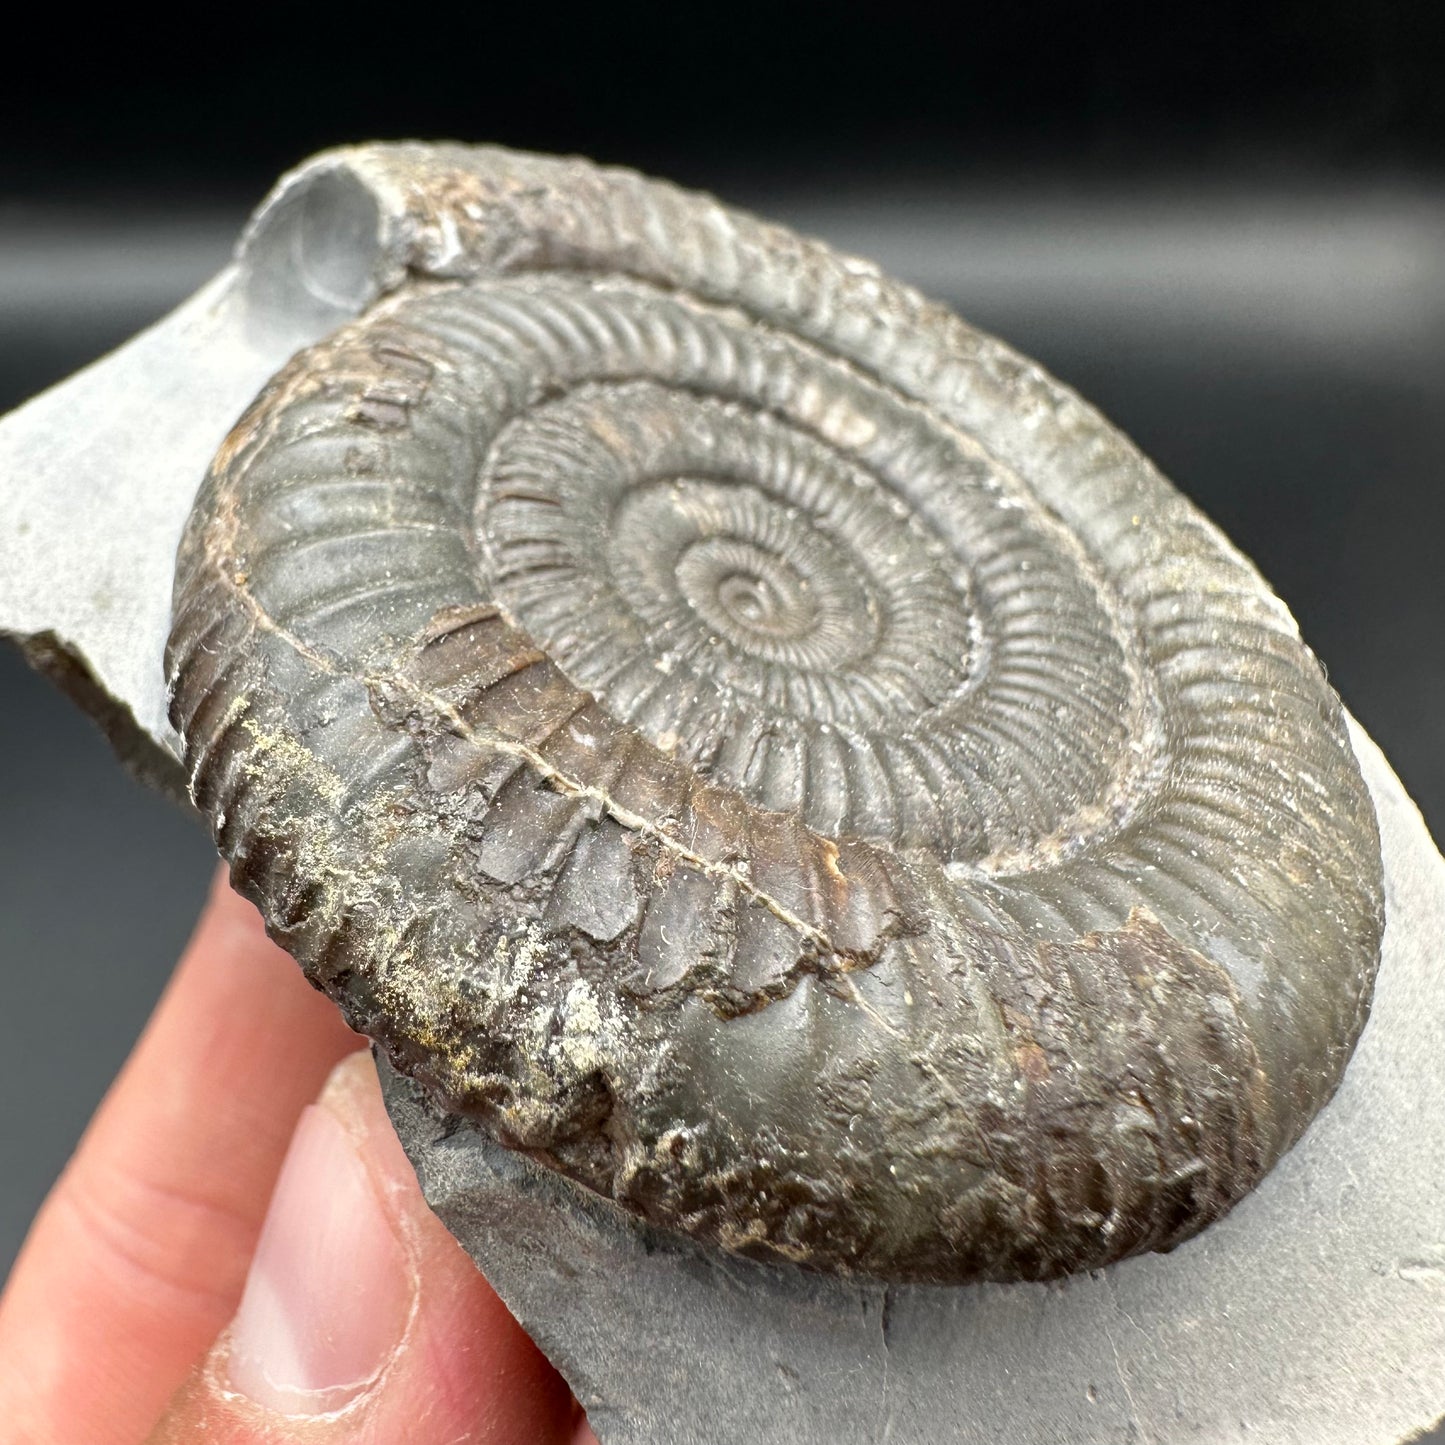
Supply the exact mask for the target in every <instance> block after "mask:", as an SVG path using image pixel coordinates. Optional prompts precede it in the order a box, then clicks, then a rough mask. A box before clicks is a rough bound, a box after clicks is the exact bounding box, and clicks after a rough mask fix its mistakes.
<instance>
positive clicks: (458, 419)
mask: <svg viewBox="0 0 1445 1445" xmlns="http://www.w3.org/2000/svg"><path fill="white" fill-rule="evenodd" d="M349 166H356V167H358V168H359V169H360V170H362V171H364V173H365V174H366V176H367V177H368V178H369V183H370V184H373V185H375V186H376V187H377V188H378V190H379V192H380V193H381V194H383V195H384V196H385V197H386V198H387V204H388V205H389V206H390V208H391V213H390V214H389V216H388V218H387V226H388V235H389V236H390V237H391V238H392V240H391V244H392V245H393V246H394V248H395V253H396V254H395V256H394V258H393V259H394V264H393V266H392V269H391V271H390V273H389V276H390V280H389V283H388V290H387V294H385V295H384V296H383V297H382V298H381V299H380V300H379V301H378V302H377V303H376V304H375V305H374V306H372V307H371V309H370V310H369V311H367V312H366V314H364V315H363V316H362V317H361V319H360V320H359V321H357V322H356V323H354V324H352V325H349V326H346V327H344V328H342V329H341V330H339V331H338V332H336V333H335V334H334V335H333V336H331V337H330V338H329V339H327V340H325V341H323V342H322V343H321V344H319V345H317V346H315V347H313V348H311V349H310V350H308V351H305V352H302V353H301V354H300V355H298V356H297V357H296V358H295V359H294V360H293V361H292V362H291V364H290V365H289V366H287V367H286V368H285V369H284V370H283V371H282V372H281V373H280V374H279V375H278V376H277V377H276V378H275V379H274V381H273V382H272V383H271V384H270V386H269V387H268V388H267V389H266V391H265V392H264V393H263V394H262V396H261V397H260V398H259V399H258V400H257V402H256V403H255V404H254V405H253V407H252V408H251V410H250V411H249V412H248V413H247V415H246V416H245V417H244V418H243V419H242V420H241V422H240V423H239V424H238V425H237V427H236V429H235V430H234V432H233V433H232V435H231V437H230V438H229V439H228V441H227V443H226V445H225V446H224V447H223V449H222V451H221V453H220V454H219V456H218V457H217V458H216V461H215V464H214V466H213V468H212V471H211V474H210V476H209V478H208V480H207V481H206V483H205V486H204V488H203V490H202V492H201V495H200V497H199V499H198V501H197V504H196V508H195V511H194V513H193V515H192V518H191V522H190V525H189V528H188V531H187V535H186V537H185V540H184V542H183V544H182V548H181V554H180V559H179V567H178V576H177V583H176V593H175V621H174V629H173V632H172V637H171V643H170V648H169V652H168V663H167V666H168V675H169V678H170V682H171V687H172V697H173V703H172V720H173V722H174V723H175V725H176V727H177V728H178V730H179V731H180V733H181V735H182V736H183V738H184V741H185V750H186V762H187V767H188V769H189V773H190V780H191V789H192V794H193V796H194V798H195V800H196V802H197V803H198V804H199V806H201V808H202V809H203V810H204V811H205V812H206V813H207V814H208V815H209V816H210V818H211V819H212V821H213V824H214V828H215V832H216V836H217V839H218V842H219V844H220V847H221V849H222V851H223V853H224V854H225V855H226V857H227V858H228V859H230V861H231V864H232V870H233V875H234V877H235V878H236V880H237V882H238V884H239V885H240V886H241V887H242V888H243V889H244V890H245V891H247V892H248V893H249V894H250V895H251V896H253V897H254V898H256V900H257V901H258V902H259V903H260V905H261V907H262V909H263V911H264V913H265V915H266V917H267V920H268V923H269V925H270V927H271V928H272V930H273V932H274V933H275V935H276V936H277V937H278V938H279V939H280V940H281V941H282V942H283V943H284V944H285V946H286V947H287V948H289V949H290V950H291V951H292V952H293V953H294V954H295V956H296V957H297V959H298V960H299V961H300V962H301V964H302V965H303V967H304V968H305V969H306V971H307V973H308V975H309V976H310V977H311V978H312V980H313V981H314V982H315V983H317V984H318V985H319V986H320V987H322V988H324V989H325V990H327V991H328V992H329V993H331V994H332V995H333V996H334V997H336V998H337V999H338V1001H339V1002H340V1003H341V1004H342V1006H343V1007H344V1008H345V1010H346V1012H347V1014H348V1017H349V1018H350V1019H351V1021H352V1022H353V1024H354V1025H355V1026H357V1027H358V1028H360V1029H362V1030H363V1031H365V1032H366V1033H368V1034H370V1035H371V1036H373V1037H374V1038H376V1039H377V1040H378V1041H379V1042H381V1044H382V1045H383V1046H384V1047H385V1048H386V1050H387V1051H388V1053H389V1054H390V1056H391V1058H392V1059H393V1060H394V1061H395V1062H396V1063H397V1065H398V1066H399V1067H400V1068H402V1069H403V1070H404V1071H405V1072H407V1073H409V1074H411V1075H413V1076H414V1077H415V1078H417V1079H418V1080H419V1081H421V1082H422V1083H423V1084H425V1085H426V1086H427V1087H428V1088H429V1089H430V1090H431V1091H432V1093H433V1094H434V1095H435V1096H436V1097H437V1098H438V1099H440V1100H442V1101H443V1102H444V1103H445V1104H446V1106H447V1107H449V1108H450V1109H452V1110H454V1111H456V1112H458V1113H461V1114H463V1115H466V1116H468V1117H470V1118H472V1119H474V1120H476V1121H478V1122H479V1123H480V1124H481V1125H482V1126H483V1127H485V1128H486V1129H487V1130H488V1131H489V1132H490V1133H492V1134H493V1135H494V1136H495V1137H496V1138H497V1139H499V1140H500V1141H501V1142H503V1143H505V1144H507V1145H509V1146H511V1147H513V1148H515V1149H519V1150H523V1151H525V1152H526V1153H528V1154H529V1155H531V1156H533V1157H534V1158H537V1159H539V1160H541V1161H543V1162H544V1163H547V1164H548V1165H550V1166H551V1167H553V1168H555V1169H557V1170H559V1171H560V1172H562V1173H563V1174H565V1175H567V1176H569V1177H570V1178H572V1179H574V1180H576V1181H578V1182H579V1183H581V1184H582V1185H585V1186H586V1187H588V1188H590V1189H592V1190H595V1191H597V1192H599V1193H601V1194H603V1195H605V1196H607V1197H609V1198H611V1199H613V1200H615V1201H616V1202H617V1203H618V1204H619V1205H620V1206H622V1207H623V1208H624V1209H625V1210H627V1211H629V1212H631V1213H632V1214H634V1215H636V1216H639V1217H641V1218H644V1219H646V1220H648V1221H650V1222H652V1223H654V1224H657V1225H660V1226H663V1227H665V1228H670V1229H675V1230H679V1231H682V1232H685V1233H688V1234H691V1235H693V1236H695V1237H697V1238H699V1239H702V1240H705V1241H711V1242H713V1243H715V1244H717V1245H720V1246H722V1247H724V1248H726V1249H730V1250H733V1251H737V1252H740V1253H744V1254H747V1255H750V1256H753V1257H756V1258H760V1259H765V1260H770V1261H776V1262H785V1261H791V1262H795V1263H799V1264H803V1265H805V1266H808V1267H810V1268H815V1269H826V1270H834V1271H840V1272H854V1271H856V1272H859V1273H865V1274H870V1275H875V1276H879V1277H882V1278H885V1279H894V1280H905V1279H912V1280H925V1281H937V1282H957V1281H963V1280H969V1279H976V1278H986V1279H1016V1278H1034V1279H1037V1278H1047V1277H1051V1276H1056V1275H1060V1274H1064V1273H1067V1272H1070V1271H1075V1270H1081V1269H1087V1268H1092V1267H1095V1266H1099V1265H1102V1264H1105V1263H1107V1262H1109V1261H1111V1260H1115V1259H1119V1258H1121V1257H1123V1256H1126V1255H1129V1254H1133V1253H1137V1252H1140V1251H1144V1250H1159V1249H1169V1248H1171V1247H1173V1246H1174V1245H1176V1244H1178V1243H1180V1242H1181V1241H1183V1240H1184V1239H1186V1238H1188V1237H1189V1236H1190V1235H1192V1234H1194V1233H1195V1232H1197V1231H1198V1230H1199V1229H1201V1228H1202V1227H1204V1226H1205V1225H1206V1224H1208V1223H1209V1222H1210V1221H1211V1220H1212V1219H1214V1218H1216V1217H1218V1216H1219V1215H1220V1214H1222V1213H1224V1212H1225V1211H1227V1210H1228V1209H1229V1208H1230V1207H1231V1206H1232V1205H1233V1204H1234V1203H1235V1202H1236V1201H1237V1200H1238V1199H1239V1198H1240V1197H1242V1195H1243V1194H1245V1193H1246V1192H1247V1191H1248V1190H1249V1189H1250V1188H1251V1186H1252V1185H1253V1184H1254V1183H1255V1182H1256V1181H1257V1180H1258V1179H1259V1178H1260V1177H1261V1176H1262V1174H1263V1173H1264V1172H1265V1171H1267V1170H1268V1169H1269V1168H1270V1166H1271V1165H1272V1164H1273V1163H1274V1161H1275V1160H1277V1159H1278V1158H1279V1157H1280V1155H1281V1154H1282V1153H1283V1152H1284V1151H1285V1150H1286V1149H1288V1148H1289V1147H1290V1145H1291V1144H1292V1143H1293V1142H1294V1141H1295V1140H1296V1139H1297V1138H1298V1137H1299V1135H1300V1134H1301V1132H1302V1131H1303V1130H1304V1128H1305V1127H1306V1125H1307V1124H1308V1123H1309V1120H1310V1119H1311V1118H1312V1117H1313V1115H1314V1114H1315V1113H1316V1111H1317V1110H1318V1109H1319V1108H1320V1107H1321V1106H1322V1105H1323V1104H1324V1102H1325V1101H1326V1100H1327V1099H1328V1098H1329V1096H1330V1094H1331V1093H1332V1092H1333V1090H1334V1088H1335V1086H1336V1084H1337V1083H1338V1081H1339V1078H1340V1076H1341V1073H1342V1071H1343V1069H1344V1067H1345V1063H1346V1061H1347V1059H1348V1056H1349V1053H1350V1050H1351V1048H1352V1047H1353V1044H1354V1041H1355V1039H1356V1038H1357V1036H1358V1034H1359V1031H1360V1029H1361V1027H1362V1026H1363V1023H1364V1018H1365V1014H1366V1010H1367V1007H1368V1002H1369V995H1370V989H1371V984H1372V980H1373V974H1374V969H1375V966H1376V962H1377V958H1378V953H1379V943H1380V934H1381V928H1382V893H1381V880H1380V859H1379V842H1378V835H1377V831H1376V826H1375V819H1374V815H1373V812H1372V809H1371V805H1370V802H1369V798H1368V795H1367V793H1366V791H1365V788H1364V785H1363V783H1362V781H1361V778H1360V775H1359V772H1358V768H1357V766H1356V763H1355V759H1354V756H1353V753H1352V751H1351V748H1350V745H1349V742H1348V739H1347V737H1346V734H1345V731H1344V727H1343V724H1342V720H1341V714H1340V709H1339V704H1338V702H1337V700H1336V698H1335V697H1334V694H1333V693H1332V692H1331V691H1330V689H1329V687H1328V685H1327V684H1326V682H1325V680H1324V678H1323V675H1322V674H1321V671H1320V669H1319V667H1318V665H1317V664H1316V663H1315V661H1314V659H1313V657H1312V656H1311V654H1310V653H1309V652H1308V650H1307V649H1306V648H1305V647H1304V646H1303V644H1302V643H1301V642H1300V640H1299V638H1298V635H1297V632H1296V629H1295V626H1294V623H1293V621H1292V619H1291V618H1290V616H1289V614H1288V612H1287V611H1286V609H1285V608H1284V607H1283V605H1282V604H1281V603H1280V602H1279V601H1278V600H1277V599H1276V598H1274V597H1273V595H1272V594H1271V593H1270V592H1269V591H1268V590H1267V588H1266V587H1265V586H1264V584H1263V583H1262V582H1261V581H1260V579H1259V577H1258V576H1257V574H1256V573H1255V572H1254V571H1253V569H1252V568H1251V567H1250V566H1249V564H1248V563H1247V562H1246V561H1244V560H1243V559H1242V558H1241V557H1240V556H1239V555H1238V554H1237V553H1236V552H1234V551H1233V549H1232V548H1231V547H1230V546H1229V545H1228V543H1227V542H1226V541H1225V540H1224V539H1223V538H1222V537H1221V536H1220V534H1219V533H1218V532H1217V531H1216V530H1215V529H1214V528H1213V527H1212V526H1211V525H1210V524H1209V523H1208V522H1207V521H1206V520H1205V519H1204V518H1203V517H1201V516H1200V514H1199V513H1198V512H1197V511H1196V510H1194V509H1193V508H1192V507H1191V506H1190V505H1189V504H1188V503H1187V502H1185V501H1184V500H1183V498H1181V497H1180V496H1179V495H1178V494H1177V493H1176V492H1175V491H1174V490H1173V489H1172V488H1171V487H1170V486H1169V485H1168V483H1167V482H1165V481H1164V480H1163V479H1162V478H1161V477H1160V476H1159V475H1158V474H1157V472H1156V471H1155V470H1154V469H1153V468H1152V467H1151V466H1150V465H1149V464H1148V462H1147V461H1146V460H1145V459H1144V458H1142V457H1141V456H1140V455H1139V453H1138V452H1137V451H1136V450H1135V449H1134V448H1133V447H1132V445H1131V444H1130V443H1129V442H1128V441H1127V440H1126V439H1125V438H1124V437H1122V436H1121V435H1120V434H1119V433H1118V432H1116V431H1115V430H1113V429H1112V428H1111V427H1109V426H1108V425H1107V423H1105V422H1104V421H1103V419H1102V418H1100V417H1099V416H1098V414H1097V413H1095V412H1094V411H1093V410H1091V409H1090V408H1089V407H1087V406H1086V405H1084V404H1083V403H1082V402H1081V401H1080V400H1079V399H1078V398H1077V397H1075V396H1074V395H1073V394H1072V393H1071V392H1069V391H1068V390H1067V389H1065V388H1064V387H1062V386H1060V385H1059V384H1058V383H1057V382H1055V381H1053V380H1052V379H1051V378H1049V377H1048V376H1046V375H1045V374H1044V373H1043V372H1042V371H1040V370H1039V369H1038V368H1037V367H1035V366H1034V365H1032V364H1031V363H1029V362H1027V361H1026V360H1024V359H1023V358H1021V357H1019V356H1018V355H1016V354H1015V353H1013V352H1011V351H1010V350H1009V349H1008V348H1006V347H1005V346H1003V345H1001V344H1000V343H999V342H997V341H995V340H993V339H991V338H989V337H986V336H983V335H981V334H980V333H978V332H976V331H974V330H972V329H971V328H970V327H968V326H967V325H966V324H964V323H963V322H962V321H960V320H959V319H958V318H957V317H955V316H954V315H953V314H951V313H950V312H948V311H946V310H945V309H943V308H941V307H938V306H936V305H934V304H932V303H930V302H927V301H926V300H924V299H923V298H921V297H920V296H918V295H917V294H916V293H915V292H913V291H911V290H910V289H909V288H907V287H906V286H903V285H901V284H899V283H896V282H894V281H891V280H889V279H888V278H886V277H884V276H882V275H881V274H880V273H879V272H878V271H877V270H876V268H874V267H872V266H870V265H868V264H866V263H863V262H859V261H856V260H854V259H851V258H848V257H845V256H841V255H838V254H836V253H834V252H833V251H831V250H829V249H828V248H826V247H825V246H822V245H820V244H818V243H816V242H812V241H807V240H803V239H800V238H799V237H797V236H794V235H792V234H791V233H789V232H787V231H785V230H782V229H780V228H778V227H776V226H771V225H768V224H765V223H763V222H761V221H758V220H756V219H754V218H752V217H750V216H747V215H744V214H741V213H738V212H735V211H732V210H729V209H727V208H725V207H723V206H721V205H719V204H717V203H716V202H714V201H712V200H710V199H708V198H705V197H701V196H696V195H691V194H687V193H684V192H682V191H679V190H677V189H675V188H673V187H671V186H669V185H666V184H664V183H661V182H657V181H652V180H647V179H644V178H642V177H639V176H636V175H634V174H631V173H629V172H624V171H610V170H602V169H599V168H596V167H593V166H591V165H589V164H587V163H585V162H580V161H571V160H557V159H552V158H544V157H538V156H526V155H515V154H510V153H507V152H504V151H500V150H496V149H482V148H477V149H472V148H461V147H423V146H386V147H369V148H365V149H364V150H362V151H359V152H352V153H348V154H347V155H345V156H343V157H340V158H338V160H337V167H338V174H341V175H345V174H348V173H349V172H348V170H347V167H349Z"/></svg>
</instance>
